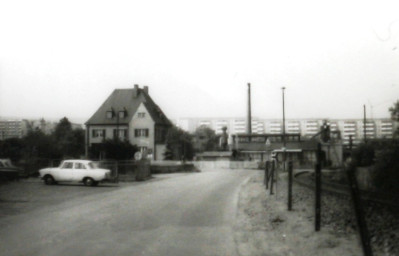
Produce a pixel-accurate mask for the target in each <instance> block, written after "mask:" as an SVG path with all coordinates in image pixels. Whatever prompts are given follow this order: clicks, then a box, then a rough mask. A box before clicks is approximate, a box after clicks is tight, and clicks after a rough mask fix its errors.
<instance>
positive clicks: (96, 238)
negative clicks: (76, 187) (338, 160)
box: [0, 170, 253, 256]
mask: <svg viewBox="0 0 399 256" xmlns="http://www.w3.org/2000/svg"><path fill="white" fill-rule="evenodd" d="M251 174H253V171H248V170H247V171H245V170H213V171H211V170H208V171H203V172H201V173H189V174H172V175H158V176H156V177H155V179H152V180H151V181H148V182H145V183H140V184H135V185H132V186H126V187H122V188H121V189H118V190H114V191H111V192H109V193H102V194H94V195H88V196H84V197H81V198H76V199H73V200H70V201H68V202H65V203H61V204H57V205H54V206H49V207H45V208H43V209H39V210H34V211H32V212H28V213H25V214H20V215H16V216H12V217H10V218H7V222H6V225H2V226H1V227H0V237H1V240H0V248H1V249H0V255H46V256H49V255H57V256H58V255H129V256H131V255H173V256H178V255H184V256H186V255H237V252H236V246H235V243H234V238H233V225H234V220H235V215H236V206H237V195H238V190H239V187H240V184H241V183H243V182H244V181H245V180H246V179H247V178H248V177H249V176H250V175H251Z"/></svg>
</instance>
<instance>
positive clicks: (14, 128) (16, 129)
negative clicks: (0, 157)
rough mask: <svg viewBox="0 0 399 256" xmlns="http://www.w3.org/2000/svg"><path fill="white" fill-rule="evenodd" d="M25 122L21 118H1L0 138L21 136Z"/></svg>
mask: <svg viewBox="0 0 399 256" xmlns="http://www.w3.org/2000/svg"><path fill="white" fill-rule="evenodd" d="M25 127H26V126H25V123H24V122H23V121H21V120H1V121H0V140H5V139H10V138H22V137H23V135H24V131H25Z"/></svg>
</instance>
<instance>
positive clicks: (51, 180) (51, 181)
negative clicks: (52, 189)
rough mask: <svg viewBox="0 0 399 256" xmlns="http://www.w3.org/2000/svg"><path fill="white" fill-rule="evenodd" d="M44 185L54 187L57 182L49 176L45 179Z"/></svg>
mask: <svg viewBox="0 0 399 256" xmlns="http://www.w3.org/2000/svg"><path fill="white" fill-rule="evenodd" d="M44 183H45V184H46V185H53V184H55V180H54V178H53V177H52V176H51V175H47V176H45V177H44Z"/></svg>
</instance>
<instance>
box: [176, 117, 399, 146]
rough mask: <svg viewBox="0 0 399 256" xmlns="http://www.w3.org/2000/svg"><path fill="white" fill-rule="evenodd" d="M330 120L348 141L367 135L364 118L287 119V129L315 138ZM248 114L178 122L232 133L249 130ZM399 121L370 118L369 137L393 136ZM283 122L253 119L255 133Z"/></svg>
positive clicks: (268, 131)
mask: <svg viewBox="0 0 399 256" xmlns="http://www.w3.org/2000/svg"><path fill="white" fill-rule="evenodd" d="M325 120H327V122H328V124H329V125H330V130H331V131H334V132H336V131H339V132H340V135H341V138H342V140H343V143H344V144H346V145H348V144H349V143H350V140H352V143H353V144H356V143H359V142H360V141H362V140H363V139H364V129H363V119H287V120H286V123H285V126H286V127H285V131H286V133H289V134H300V135H301V137H303V138H311V137H312V136H314V135H316V134H317V133H318V132H319V131H320V127H321V126H322V124H323V122H324V121H325ZM245 122H246V121H245V118H200V119H199V118H181V119H178V120H177V122H176V123H177V125H178V126H180V127H181V128H182V129H185V130H186V131H188V132H194V131H195V129H196V128H197V127H199V126H200V125H207V126H209V127H210V128H212V129H214V130H215V131H216V133H217V134H221V132H222V131H221V128H220V127H221V126H222V125H224V126H226V127H227V132H228V133H230V134H243V133H245ZM396 126H397V124H396V123H395V122H394V121H392V120H391V119H388V118H374V119H368V120H367V122H366V138H368V139H374V138H392V136H393V132H394V131H395V129H396ZM282 132H283V122H282V120H281V119H259V118H253V120H252V133H254V134H263V133H264V134H281V133H282Z"/></svg>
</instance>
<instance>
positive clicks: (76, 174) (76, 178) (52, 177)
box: [39, 160, 111, 186]
mask: <svg viewBox="0 0 399 256" xmlns="http://www.w3.org/2000/svg"><path fill="white" fill-rule="evenodd" d="M39 173H40V178H41V179H42V180H44V183H45V184H47V185H52V184H56V183H57V182H83V184H85V185H86V186H97V185H98V183H99V182H101V181H104V180H107V179H110V178H111V171H110V170H107V169H100V168H97V166H96V165H95V164H94V162H92V161H89V160H65V161H63V162H61V164H60V166H59V167H55V168H45V169H41V170H39Z"/></svg>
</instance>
